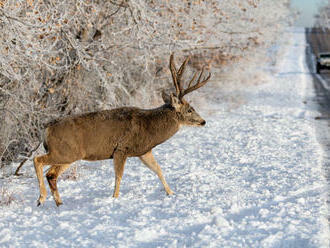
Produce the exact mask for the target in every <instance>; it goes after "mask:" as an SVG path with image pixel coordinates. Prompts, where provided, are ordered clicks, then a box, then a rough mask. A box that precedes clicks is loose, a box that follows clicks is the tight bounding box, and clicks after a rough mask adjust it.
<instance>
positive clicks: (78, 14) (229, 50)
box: [0, 0, 289, 165]
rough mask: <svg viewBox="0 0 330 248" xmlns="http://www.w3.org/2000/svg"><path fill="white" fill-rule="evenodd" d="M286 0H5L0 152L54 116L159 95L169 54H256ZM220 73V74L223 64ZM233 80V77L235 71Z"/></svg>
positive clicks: (23, 145)
mask: <svg viewBox="0 0 330 248" xmlns="http://www.w3.org/2000/svg"><path fill="white" fill-rule="evenodd" d="M288 2H289V0H278V1H272V0H221V1H219V0H208V1H206V0H205V1H203V0H184V1H182V0H180V1H178V0H173V1H160V0H150V1H146V0H119V1H118V0H62V1H57V0H48V1H43V0H27V1H22V0H2V1H0V28H1V36H0V158H1V163H2V165H3V164H4V163H6V162H10V161H13V160H17V159H18V155H19V154H23V155H24V154H27V153H28V151H30V150H31V149H32V147H34V146H35V145H36V144H37V143H38V142H39V140H40V139H41V130H42V128H43V126H44V125H45V123H47V122H48V121H49V120H51V119H54V118H57V117H60V116H64V115H68V114H74V113H79V112H84V111H93V110H98V109H105V108H110V107H113V106H118V105H138V106H142V107H146V106H149V107H150V106H151V105H156V104H159V102H158V101H159V100H158V98H159V97H158V95H159V91H160V89H163V88H168V87H172V86H171V84H170V80H169V79H170V74H169V70H168V69H167V67H168V58H169V55H170V54H171V53H173V52H175V54H176V56H177V57H182V56H186V55H191V56H192V60H191V66H192V67H195V68H200V67H201V65H204V64H207V65H208V66H209V67H212V72H213V74H214V77H217V75H223V74H224V75H226V73H227V74H230V72H231V68H232V66H235V68H236V71H237V68H244V69H245V70H246V69H247V68H249V67H251V66H255V65H257V64H258V63H260V61H259V60H255V59H253V58H254V57H255V56H254V55H255V54H259V56H260V55H261V54H263V53H264V54H265V52H266V48H267V47H269V45H270V44H272V43H273V42H274V41H275V40H276V39H277V37H278V36H279V32H280V30H281V28H282V26H283V23H285V20H286V17H287V15H288ZM217 73H218V74H217ZM231 80H232V81H235V77H233V78H232V77H231Z"/></svg>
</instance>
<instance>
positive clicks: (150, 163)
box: [139, 151, 173, 195]
mask: <svg viewBox="0 0 330 248" xmlns="http://www.w3.org/2000/svg"><path fill="white" fill-rule="evenodd" d="M139 158H140V160H141V161H142V162H143V163H144V164H145V165H146V166H147V167H148V168H149V169H150V170H152V171H153V172H154V173H156V174H157V176H158V178H159V179H160V181H161V182H162V184H163V186H164V189H165V191H166V193H167V194H168V195H172V194H173V191H172V190H171V189H170V187H169V186H168V184H167V182H166V180H165V178H164V176H163V173H162V169H161V168H160V166H159V164H158V163H157V161H156V159H155V158H154V156H153V155H152V152H151V151H149V152H147V153H146V154H144V155H142V156H141V157H139Z"/></svg>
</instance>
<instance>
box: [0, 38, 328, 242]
mask: <svg viewBox="0 0 330 248" xmlns="http://www.w3.org/2000/svg"><path fill="white" fill-rule="evenodd" d="M288 37H289V40H288V42H287V43H285V44H284V46H285V49H284V51H285V53H284V55H283V57H282V58H281V59H280V61H279V63H278V67H277V70H278V72H277V73H276V74H275V75H274V76H273V77H272V78H270V82H269V83H268V84H264V85H259V86H254V87H250V88H247V89H244V90H243V91H242V95H244V97H245V100H244V102H245V103H244V104H242V105H240V106H237V107H235V108H231V109H230V110H228V111H223V109H224V107H223V106H224V105H225V104H226V103H224V102H223V101H222V99H219V100H217V97H216V95H217V94H216V93H214V90H213V89H212V87H211V86H210V87H209V89H210V91H212V93H211V92H209V97H210V99H213V102H212V111H210V113H211V114H210V115H209V116H208V117H207V116H205V113H204V116H205V118H206V120H207V126H206V127H205V128H200V129H198V128H186V129H183V130H182V131H180V133H179V134H177V135H176V136H174V137H173V138H172V139H171V140H169V141H168V142H166V143H165V144H162V145H160V146H158V147H157V148H156V149H155V156H156V157H157V160H158V162H159V163H160V164H161V165H162V169H163V171H164V174H165V177H166V179H167V181H168V183H169V185H170V186H171V188H172V190H173V191H174V192H175V195H173V196H170V197H168V196H166V195H165V192H164V191H163V189H162V186H161V184H160V183H159V181H158V179H157V178H156V176H155V175H153V174H152V173H151V172H150V171H149V170H148V169H147V168H145V167H144V166H143V165H142V164H141V163H140V161H138V160H137V159H130V160H128V162H127V164H126V170H125V172H124V177H123V181H122V186H121V195H120V197H119V198H118V199H113V198H112V197H111V196H112V190H113V186H114V172H113V168H112V161H103V162H100V163H86V162H80V164H81V165H80V167H79V176H78V179H77V181H70V180H62V181H60V182H59V191H60V193H61V196H62V200H63V202H64V205H63V206H61V207H60V208H56V207H55V204H54V202H53V200H52V199H51V198H50V197H49V198H48V201H46V203H45V205H44V206H42V207H40V208H37V207H36V200H37V197H38V187H37V182H36V179H35V176H34V171H33V168H32V165H31V166H27V167H26V171H25V173H27V174H28V175H31V178H29V177H26V178H23V179H22V178H20V179H15V178H7V179H1V180H0V187H6V188H7V189H8V191H10V192H14V196H15V197H16V199H18V200H17V201H16V202H15V203H14V204H12V205H10V206H9V207H8V206H2V207H0V246H3V247H19V246H21V247H35V246H42V247H48V246H49V247H328V246H329V229H328V225H327V220H326V214H327V209H326V182H325V179H324V176H323V174H322V173H323V172H322V150H321V147H320V145H319V144H318V143H317V140H316V137H315V131H314V126H313V125H314V124H313V122H314V121H313V118H312V116H313V115H314V114H315V113H313V112H312V111H311V110H308V109H306V108H307V107H306V105H304V104H303V101H304V99H305V96H306V95H307V94H310V92H311V90H310V88H311V83H312V82H311V80H312V79H311V77H310V76H309V75H308V73H307V67H306V65H305V37H304V33H303V32H293V33H292V35H291V36H288ZM205 88H206V87H205ZM28 167H29V168H28Z"/></svg>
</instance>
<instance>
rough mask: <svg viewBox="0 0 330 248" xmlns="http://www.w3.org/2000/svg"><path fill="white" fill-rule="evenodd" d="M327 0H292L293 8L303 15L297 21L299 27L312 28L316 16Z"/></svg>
mask: <svg viewBox="0 0 330 248" xmlns="http://www.w3.org/2000/svg"><path fill="white" fill-rule="evenodd" d="M326 2H327V1H326V0H291V6H292V7H293V8H295V9H297V10H298V11H299V12H300V13H301V14H300V16H299V17H298V19H297V20H296V25H297V26H302V27H310V26H312V25H313V23H314V15H315V14H317V13H318V9H319V8H320V7H321V6H322V4H324V3H326Z"/></svg>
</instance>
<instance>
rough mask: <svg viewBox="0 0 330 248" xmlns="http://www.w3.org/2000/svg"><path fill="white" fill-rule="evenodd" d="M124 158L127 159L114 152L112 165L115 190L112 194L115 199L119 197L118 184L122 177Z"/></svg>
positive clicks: (121, 154)
mask: <svg viewBox="0 0 330 248" xmlns="http://www.w3.org/2000/svg"><path fill="white" fill-rule="evenodd" d="M126 158H127V157H126V155H124V154H123V153H121V152H116V153H115V154H114V155H113V164H114V167H115V176H116V179H115V190H114V192H113V197H115V198H117V197H118V196H119V188H120V182H121V178H122V177H123V173H124V166H125V162H126Z"/></svg>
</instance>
